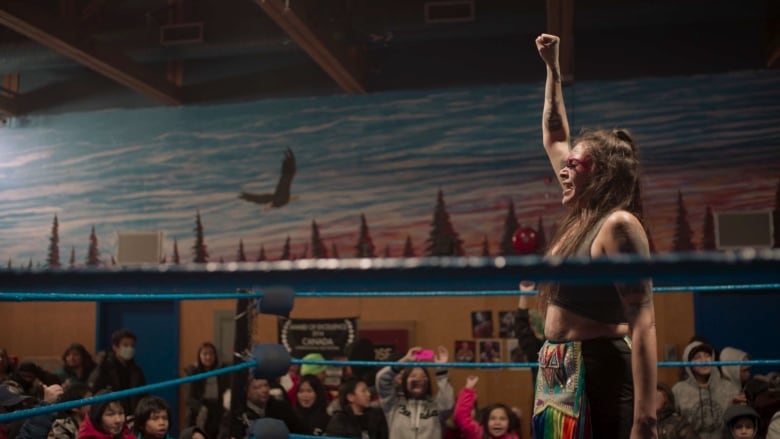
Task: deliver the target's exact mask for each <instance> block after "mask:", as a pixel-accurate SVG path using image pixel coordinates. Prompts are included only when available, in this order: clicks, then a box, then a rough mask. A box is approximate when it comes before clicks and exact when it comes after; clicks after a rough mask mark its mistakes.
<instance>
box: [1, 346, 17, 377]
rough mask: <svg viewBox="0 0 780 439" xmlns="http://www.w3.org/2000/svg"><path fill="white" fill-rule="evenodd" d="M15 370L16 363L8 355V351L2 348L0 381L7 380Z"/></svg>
mask: <svg viewBox="0 0 780 439" xmlns="http://www.w3.org/2000/svg"><path fill="white" fill-rule="evenodd" d="M15 370H16V365H15V364H14V362H13V360H12V359H11V356H10V355H8V351H7V350H5V349H3V348H0V383H2V382H3V381H5V380H7V379H8V378H9V377H10V376H11V374H12V373H14V371H15Z"/></svg>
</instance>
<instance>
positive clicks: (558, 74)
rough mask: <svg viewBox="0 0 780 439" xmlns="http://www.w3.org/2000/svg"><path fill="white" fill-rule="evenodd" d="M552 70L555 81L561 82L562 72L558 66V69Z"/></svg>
mask: <svg viewBox="0 0 780 439" xmlns="http://www.w3.org/2000/svg"><path fill="white" fill-rule="evenodd" d="M550 70H551V71H552V76H553V81H555V82H561V72H560V70H559V68H558V67H557V66H556V67H553V68H552V69H550Z"/></svg>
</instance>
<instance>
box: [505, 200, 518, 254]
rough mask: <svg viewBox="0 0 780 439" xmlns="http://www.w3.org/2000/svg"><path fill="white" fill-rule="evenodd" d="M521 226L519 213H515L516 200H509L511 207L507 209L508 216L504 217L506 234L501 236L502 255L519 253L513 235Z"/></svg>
mask: <svg viewBox="0 0 780 439" xmlns="http://www.w3.org/2000/svg"><path fill="white" fill-rule="evenodd" d="M518 227H520V223H519V222H518V221H517V215H515V202H514V201H512V200H510V201H509V208H508V209H507V210H506V217H505V218H504V234H503V236H501V255H503V256H511V255H514V254H517V250H515V246H514V244H513V243H512V237H513V236H514V235H515V231H517V228H518Z"/></svg>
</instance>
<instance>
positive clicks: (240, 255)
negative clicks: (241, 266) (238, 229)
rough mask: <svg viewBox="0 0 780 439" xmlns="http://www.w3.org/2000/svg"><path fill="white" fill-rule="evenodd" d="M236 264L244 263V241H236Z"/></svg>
mask: <svg viewBox="0 0 780 439" xmlns="http://www.w3.org/2000/svg"><path fill="white" fill-rule="evenodd" d="M236 261H237V262H246V253H244V240H243V239H239V240H238V254H237V255H236Z"/></svg>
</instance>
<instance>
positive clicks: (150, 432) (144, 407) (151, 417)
mask: <svg viewBox="0 0 780 439" xmlns="http://www.w3.org/2000/svg"><path fill="white" fill-rule="evenodd" d="M170 428H171V409H170V407H168V403H167V402H165V400H164V399H162V398H160V397H158V396H145V397H144V398H143V399H141V400H140V401H138V405H137V406H136V408H135V416H134V417H133V432H134V433H135V437H136V438H137V439H172V438H171V435H170V432H169V430H170Z"/></svg>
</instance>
